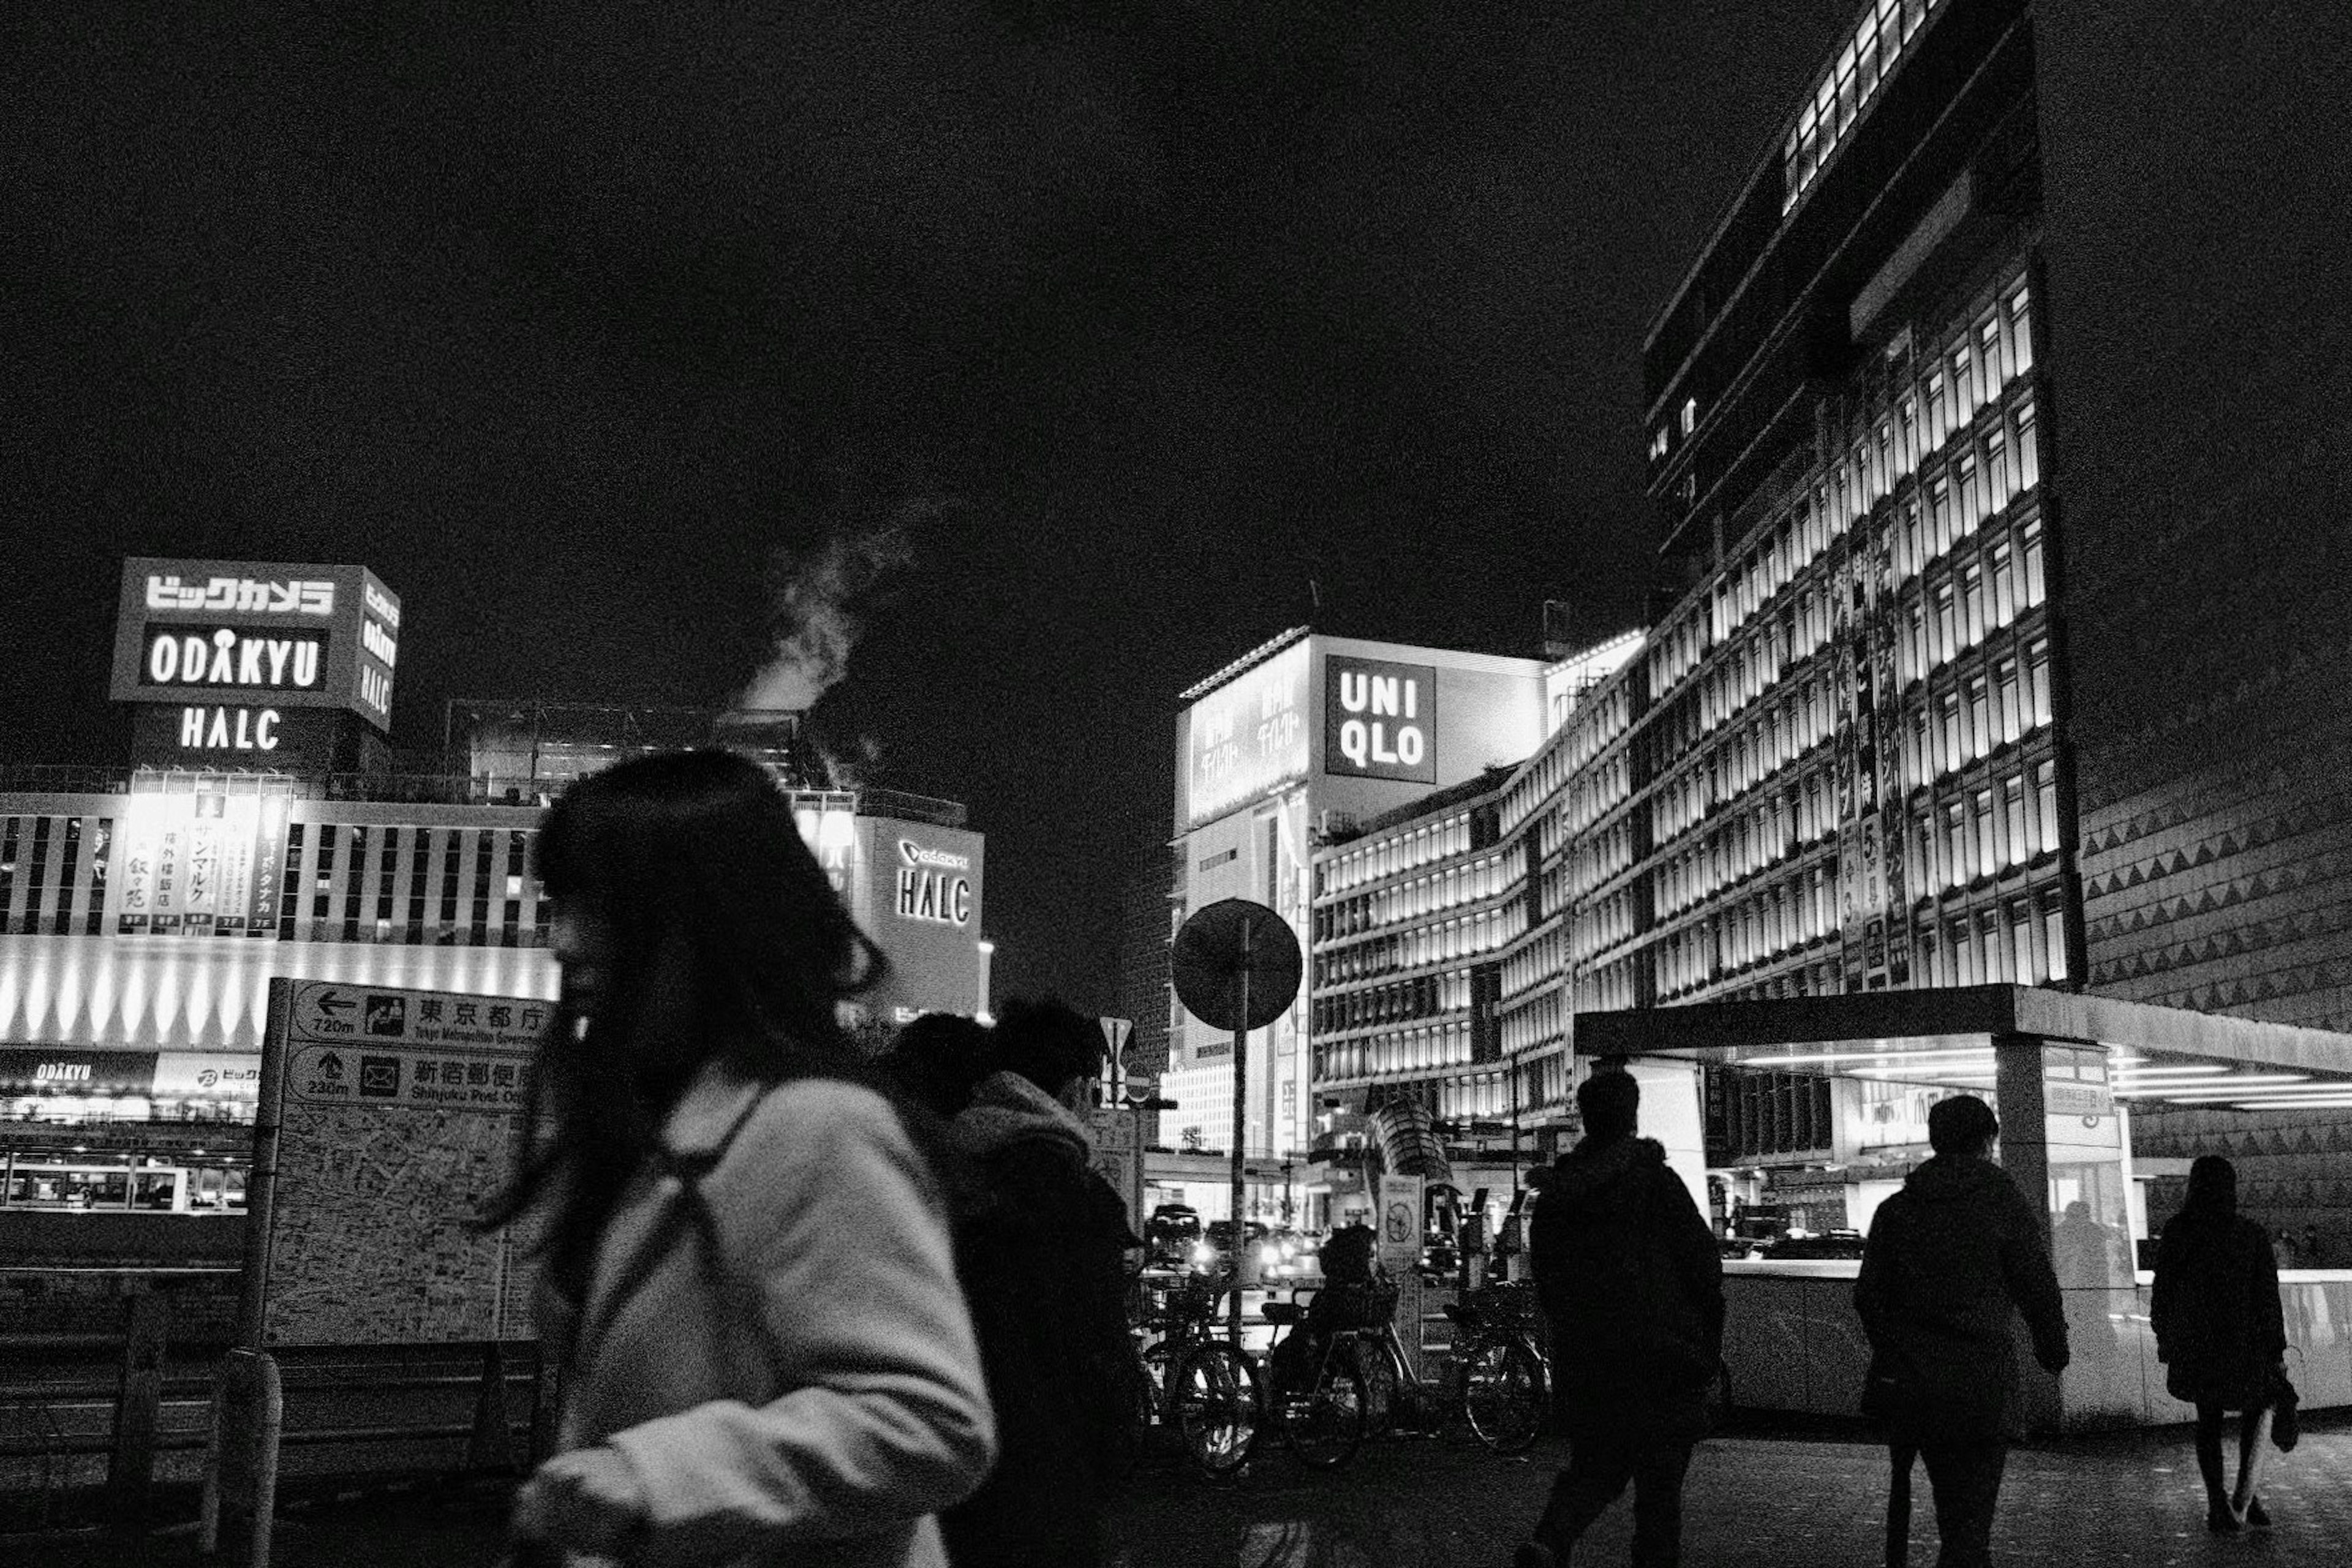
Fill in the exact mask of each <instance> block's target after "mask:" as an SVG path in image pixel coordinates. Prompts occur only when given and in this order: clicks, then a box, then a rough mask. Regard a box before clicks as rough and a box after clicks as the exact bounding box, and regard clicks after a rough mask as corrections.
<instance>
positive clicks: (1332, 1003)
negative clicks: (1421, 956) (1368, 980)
mask: <svg viewBox="0 0 2352 1568" xmlns="http://www.w3.org/2000/svg"><path fill="white" fill-rule="evenodd" d="M1470 996H1471V985H1470V972H1469V971H1468V970H1466V969H1455V970H1448V971H1446V972H1444V973H1440V974H1422V975H1416V976H1414V977H1413V978H1412V979H1411V980H1400V981H1395V982H1393V983H1391V984H1386V985H1374V986H1370V987H1368V988H1366V989H1364V990H1361V991H1340V992H1336V993H1333V994H1328V995H1318V996H1317V997H1316V998H1315V1003H1314V1008H1315V1011H1314V1029H1315V1032H1316V1034H1317V1035H1318V1036H1320V1035H1330V1034H1338V1033H1339V1032H1341V1031H1344V1030H1348V1029H1369V1028H1370V1027H1372V1026H1375V1025H1379V1024H1397V1023H1402V1022H1405V1021H1407V1020H1409V1019H1412V1018H1433V1017H1435V1016H1437V1015H1439V1014H1440V1013H1458V1012H1461V1011H1463V1010H1465V1009H1466V1008H1467V1007H1468V1006H1469V1005H1470Z"/></svg>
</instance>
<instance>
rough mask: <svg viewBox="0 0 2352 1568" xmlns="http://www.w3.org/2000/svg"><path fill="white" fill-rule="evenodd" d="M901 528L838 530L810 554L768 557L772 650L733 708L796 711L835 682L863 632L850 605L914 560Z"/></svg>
mask: <svg viewBox="0 0 2352 1568" xmlns="http://www.w3.org/2000/svg"><path fill="white" fill-rule="evenodd" d="M914 554H915V552H914V547H913V545H912V544H910V543H909V542H908V538H907V534H906V532H905V531H904V529H902V528H901V527H900V526H898V524H897V523H893V524H891V525H889V526H887V527H883V528H877V529H872V530H869V531H866V532H863V533H848V534H839V535H836V536H835V537H834V538H833V539H831V540H828V541H827V542H825V543H824V546H823V547H822V548H821V549H818V550H815V551H814V552H806V551H792V550H778V551H777V552H775V553H774V554H773V555H772V556H771V557H770V558H769V580H770V583H771V593H772V610H771V613H770V616H769V633H770V636H771V637H772V639H773V651H772V653H771V654H770V655H769V658H768V661H767V663H765V664H764V665H762V666H761V668H760V672H759V673H758V674H757V675H755V676H753V677H752V678H751V684H750V685H749V686H747V687H746V688H744V690H743V693H742V695H741V696H740V697H738V698H737V699H736V700H735V708H736V710H737V711H739V712H771V711H775V710H787V711H793V712H802V711H805V710H808V709H810V708H813V707H814V706H815V705H816V700H817V699H818V698H820V697H822V696H824V694H825V692H826V691H827V690H828V689H830V688H831V687H832V686H833V685H834V683H835V682H836V681H838V680H839V679H841V678H842V675H843V674H844V672H845V671H846V669H847V668H848V666H849V655H850V650H851V649H853V648H854V647H856V645H857V635H858V633H859V631H860V630H862V629H863V627H862V626H861V625H860V623H859V621H858V619H857V617H856V615H855V614H854V613H853V611H852V605H853V604H854V603H855V601H856V599H857V597H858V596H859V595H862V594H864V593H865V592H866V590H867V589H869V588H871V587H872V586H873V585H874V584H875V582H876V581H877V579H879V578H880V577H882V576H883V575H884V574H886V573H889V572H892V571H895V570H897V569H898V568H899V567H902V566H904V565H906V564H907V563H908V562H910V561H912V560H913V559H914Z"/></svg>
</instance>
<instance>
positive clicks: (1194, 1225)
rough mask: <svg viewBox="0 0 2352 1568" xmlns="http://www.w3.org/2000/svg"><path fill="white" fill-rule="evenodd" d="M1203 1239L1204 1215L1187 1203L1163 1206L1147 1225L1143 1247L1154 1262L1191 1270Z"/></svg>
mask: <svg viewBox="0 0 2352 1568" xmlns="http://www.w3.org/2000/svg"><path fill="white" fill-rule="evenodd" d="M1200 1239H1201V1215H1200V1212H1199V1211H1198V1210H1196V1209H1194V1208H1192V1207H1191V1206H1189V1205H1184V1204H1161V1205H1159V1206H1158V1207H1157V1208H1155V1209H1153V1210H1152V1211H1151V1216H1150V1218H1149V1219H1147V1220H1145V1221H1144V1222H1143V1244H1144V1247H1145V1248H1146V1250H1147V1251H1148V1252H1149V1254H1150V1259H1151V1261H1152V1262H1154V1263H1164V1264H1170V1265H1172V1266H1174V1267H1176V1268H1189V1267H1190V1266H1191V1264H1192V1248H1193V1247H1194V1246H1195V1245H1196V1244H1198V1243H1199V1241H1200Z"/></svg>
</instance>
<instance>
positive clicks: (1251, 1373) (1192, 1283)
mask: <svg viewBox="0 0 2352 1568" xmlns="http://www.w3.org/2000/svg"><path fill="white" fill-rule="evenodd" d="M1152 1286H1153V1282H1152V1281H1150V1279H1149V1278H1148V1277H1141V1278H1139V1279H1138V1282H1137V1294H1138V1296H1139V1298H1140V1299H1141V1300H1142V1301H1143V1302H1144V1303H1145V1304H1144V1306H1143V1310H1141V1312H1140V1313H1139V1319H1140V1321H1139V1324H1138V1327H1139V1330H1141V1331H1145V1332H1152V1333H1156V1334H1157V1335H1158V1337H1157V1338H1156V1339H1154V1340H1153V1341H1152V1342H1151V1343H1150V1344H1149V1345H1148V1346H1147V1345H1144V1344H1142V1343H1140V1342H1134V1344H1135V1361H1134V1363H1132V1365H1131V1367H1130V1369H1129V1373H1130V1387H1129V1408H1130V1409H1131V1410H1132V1411H1133V1413H1134V1414H1133V1423H1134V1430H1133V1433H1132V1436H1133V1447H1134V1448H1135V1450H1136V1451H1138V1452H1139V1451H1140V1450H1141V1448H1142V1447H1144V1445H1145V1444H1146V1443H1147V1442H1148V1441H1149V1440H1150V1435H1151V1433H1152V1431H1153V1430H1154V1429H1167V1428H1172V1429H1173V1430H1174V1431H1175V1432H1176V1434H1177V1436H1178V1437H1179V1438H1180V1439H1181V1442H1182V1444H1183V1447H1184V1451H1185V1453H1186V1454H1187V1455H1188V1456H1190V1458H1192V1463H1193V1464H1194V1465H1195V1466H1197V1467H1198V1468H1200V1470H1201V1472H1202V1474H1203V1475H1206V1476H1209V1477H1211V1478H1212V1479H1223V1478H1224V1477H1227V1476H1230V1475H1233V1474H1234V1472H1235V1471H1237V1470H1239V1469H1240V1468H1242V1466H1243V1465H1244V1464H1246V1463H1248V1462H1249V1457H1250V1450H1251V1449H1252V1448H1253V1447H1255V1444H1256V1441H1257V1430H1258V1385H1257V1374H1256V1371H1255V1368H1254V1367H1252V1366H1251V1364H1250V1361H1249V1358H1248V1357H1247V1356H1245V1355H1243V1354H1240V1353H1238V1352H1235V1351H1234V1348H1233V1347H1232V1346H1231V1345H1229V1344H1227V1343H1226V1342H1224V1341H1223V1339H1222V1338H1220V1337H1219V1336H1218V1332H1217V1320H1218V1315H1219V1313H1218V1309H1219V1307H1220V1306H1221V1305H1222V1303H1223V1301H1224V1299H1225V1296H1226V1293H1227V1292H1228V1291H1229V1290H1230V1289H1232V1286H1231V1285H1230V1283H1229V1282H1228V1281H1227V1280H1226V1279H1221V1278H1218V1277H1215V1276H1203V1275H1194V1276H1187V1277H1182V1278H1179V1279H1171V1280H1168V1281H1166V1282H1165V1283H1164V1285H1163V1286H1161V1287H1160V1288H1159V1289H1153V1288H1152Z"/></svg>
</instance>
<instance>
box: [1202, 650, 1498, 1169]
mask: <svg viewBox="0 0 2352 1568" xmlns="http://www.w3.org/2000/svg"><path fill="white" fill-rule="evenodd" d="M1181 700H1182V701H1183V702H1184V704H1185V706H1184V709H1183V710H1182V712H1181V714H1180V715H1179V717H1178V721H1177V753H1176V800H1175V822H1176V827H1177V832H1176V835H1175V853H1176V856H1177V861H1176V865H1175V867H1174V872H1175V879H1174V883H1173V885H1172V887H1171V889H1170V891H1171V904H1170V909H1169V915H1170V920H1171V927H1170V929H1171V931H1172V930H1173V929H1174V926H1175V925H1176V924H1179V923H1181V921H1182V920H1183V918H1184V917H1185V916H1186V915H1188V914H1189V913H1191V912H1192V910H1198V909H1201V908H1203V907H1205V906H1207V905H1208V904H1211V903H1213V902H1216V901H1218V900H1223V899H1229V898H1239V899H1247V900H1254V901H1255V902H1258V903H1262V904H1265V905H1266V906H1268V907H1269V908H1271V909H1273V910H1276V912H1277V913H1279V914H1280V915H1281V916H1282V917H1283V919H1284V920H1285V921H1287V922H1288V923H1289V925H1290V927H1291V929H1292V930H1293V931H1297V932H1298V933H1300V934H1301V938H1302V940H1301V943H1300V945H1301V948H1302V950H1304V949H1307V948H1308V947H1309V946H1310V945H1311V942H1310V941H1309V940H1308V938H1307V933H1309V932H1311V931H1313V930H1314V929H1315V921H1316V920H1317V919H1318V912H1317V911H1318V893H1317V892H1316V890H1315V882H1314V879H1313V874H1314V871H1315V869H1316V868H1317V866H1318V863H1319V862H1318V856H1317V847H1318V845H1320V844H1323V843H1326V842H1328V841H1331V840H1334V839H1337V838H1341V837H1349V836H1351V835H1353V834H1355V833H1356V832H1357V831H1358V828H1359V825H1360V824H1361V823H1364V822H1367V821H1370V820H1372V819H1374V818H1377V817H1379V816H1381V814H1383V813H1388V812H1393V811H1397V810H1400V809H1404V810H1411V809H1412V808H1414V806H1415V805H1416V804H1417V803H1419V802H1421V801H1423V799H1425V798H1426V797H1428V796H1429V795H1432V794H1433V792H1442V791H1448V790H1452V789H1454V788H1455V787H1457V786H1464V785H1467V784H1471V782H1472V781H1475V780H1479V779H1481V778H1483V777H1484V776H1485V775H1486V773H1488V771H1489V770H1490V769H1493V768H1496V767H1498V766H1507V765H1508V764H1510V763H1514V762H1516V761H1517V760H1518V759H1520V758H1523V757H1525V756H1526V755H1527V754H1528V752H1530V751H1532V750H1533V749H1534V747H1535V745H1536V742H1537V741H1538V738H1539V737H1540V735H1541V732H1542V725H1543V721H1544V686H1543V666H1542V665H1541V664H1540V663H1539V662H1538V661H1536V660H1534V659H1523V658H1499V657H1496V656H1492V655H1486V654H1475V653H1462V652H1456V651H1453V650H1449V649H1443V648H1427V647H1406V646H1402V645H1400V644H1395V643H1381V642H1365V641H1360V640H1358V639H1355V638H1349V637H1328V636H1323V635H1319V634H1316V633H1311V632H1309V631H1308V630H1307V629H1306V628H1304V627H1301V628H1298V629H1297V630H1294V631H1291V632H1286V633H1285V634H1284V635H1283V636H1281V637H1277V638H1276V639H1275V640H1274V641H1272V642H1270V643H1268V644H1266V645H1265V646H1264V647H1260V648H1257V649H1255V650H1254V651H1252V652H1251V653H1249V654H1247V655H1245V656H1244V658H1241V659H1238V660H1236V661H1235V662H1234V664H1233V665H1231V666H1228V667H1227V668H1224V669H1223V670H1220V671H1218V672H1217V673H1216V674H1215V675H1213V676H1211V677H1210V678H1209V679H1206V680H1204V681H1202V682H1201V683H1200V684H1199V685H1197V686H1195V687H1194V688H1192V689H1191V690H1190V691H1188V692H1186V693H1185V694H1184V695H1183V698H1182V699H1181ZM1405 837H1406V838H1407V839H1408V840H1410V839H1412V833H1411V832H1408V833H1407V834H1406V836H1405ZM1455 837H1458V834H1457V833H1456V831H1455V830H1454V829H1453V828H1449V829H1448V830H1447V842H1449V843H1451V842H1453V841H1454V838H1455ZM1432 842H1433V840H1432V839H1431V838H1430V837H1426V836H1425V837H1423V839H1421V840H1420V844H1421V847H1420V848H1412V849H1408V850H1407V851H1405V852H1406V853H1408V854H1421V853H1423V851H1424V850H1428V852H1429V853H1432V854H1434V853H1436V851H1434V850H1433V849H1429V846H1430V844H1431V843H1432ZM1446 853H1448V854H1450V853H1451V851H1450V850H1449V851H1447V852H1446ZM1384 875H1385V874H1384ZM1416 896H1418V895H1416ZM1316 995H1317V991H1316V981H1315V978H1314V975H1313V973H1311V972H1310V973H1309V974H1308V975H1307V981H1306V983H1305V984H1302V985H1301V986H1300V989H1299V993H1298V996H1297V1000H1296V1002H1295V1003H1294V1004H1293V1005H1292V1006H1291V1007H1290V1008H1289V1010H1288V1011H1287V1012H1286V1013H1285V1014H1284V1015H1283V1016H1281V1017H1280V1018H1278V1019H1276V1021H1275V1022H1274V1023H1273V1024H1272V1025H1271V1026H1268V1027H1267V1028H1265V1029H1264V1030H1261V1031H1255V1032H1254V1033H1253V1034H1252V1036H1251V1037H1250V1041H1249V1056H1248V1059H1247V1061H1246V1063H1245V1064H1244V1073H1245V1100H1244V1125H1243V1131H1242V1140H1243V1149H1244V1153H1245V1154H1247V1155H1249V1156H1252V1157H1255V1158H1261V1159H1265V1160H1273V1161H1283V1160H1304V1159H1305V1157H1306V1155H1307V1151H1308V1148H1309V1145H1310V1143H1311V1142H1312V1139H1313V1134H1314V1127H1313V1119H1314V1114H1315V1112H1314V1110H1313V1108H1312V1103H1311V1100H1312V1095H1313V1093H1314V1091H1315V1074H1316V1070H1317V1069H1316V1064H1315V1061H1314V1059H1313V1058H1312V1057H1311V1056H1310V1055H1309V1054H1308V1049H1307V1044H1308V1039H1309V1037H1310V1033H1311V1031H1310V1027H1309V1020H1310V1017H1311V1016H1312V1008H1313V1007H1314V1005H1316ZM1168 1005H1169V1014H1168V1017H1169V1029H1168V1041H1169V1047H1168V1069H1167V1071H1166V1073H1165V1074H1164V1075H1163V1076H1162V1078H1161V1080H1160V1093H1161V1094H1162V1095H1163V1096H1165V1097H1167V1098H1169V1099H1171V1100H1175V1101H1176V1108H1175V1109H1173V1110H1166V1111H1163V1112H1161V1114H1160V1141H1161V1142H1163V1143H1165V1144H1168V1145H1169V1146H1170V1147H1171V1148H1173V1149H1176V1150H1178V1151H1180V1152H1181V1151H1183V1150H1186V1149H1192V1150H1230V1149H1231V1148H1232V1145H1233V1140H1234V1056H1233V1048H1234V1042H1233V1037H1232V1036H1231V1035H1230V1034H1228V1033H1225V1032H1223V1031H1221V1030H1217V1029H1213V1028H1211V1027H1209V1026H1206V1025H1204V1024H1202V1022H1201V1021H1200V1020H1198V1019H1196V1018H1193V1017H1192V1016H1190V1015H1189V1014H1187V1013H1185V1012H1184V1010H1183V1008H1182V1006H1181V1005H1180V1004H1178V1003H1177V1002H1176V1001H1175V999H1174V997H1173V996H1172V995H1171V997H1170V998H1169V1003H1168ZM1456 1022H1458V1020H1442V1019H1439V1018H1438V1017H1437V1016H1435V1014H1434V1013H1433V1014H1432V1015H1431V1016H1430V1019H1429V1027H1430V1028H1431V1029H1432V1030H1433V1031H1439V1032H1443V1031H1444V1030H1447V1029H1451V1028H1453V1027H1454V1024H1455V1023H1456ZM1416 1048H1418V1047H1416ZM1428 1048H1429V1049H1430V1050H1431V1051H1433V1052H1435V1051H1438V1050H1441V1049H1442V1050H1444V1051H1445V1052H1453V1051H1455V1050H1456V1049H1465V1050H1466V1048H1467V1047H1466V1043H1465V1041H1461V1040H1456V1039H1454V1038H1453V1037H1450V1036H1449V1037H1447V1038H1446V1040H1445V1042H1444V1044H1443V1046H1442V1047H1441V1046H1440V1045H1439V1044H1438V1043H1436V1040H1435V1037H1434V1035H1433V1037H1432V1041H1431V1043H1430V1044H1429V1046H1428ZM1281 1188H1282V1184H1280V1183H1279V1182H1277V1183H1276V1184H1275V1185H1274V1187H1272V1188H1271V1189H1268V1191H1269V1193H1270V1194H1271V1195H1270V1196H1268V1197H1265V1198H1261V1199H1260V1200H1259V1201H1260V1202H1261V1203H1265V1202H1272V1203H1276V1204H1278V1203H1279V1202H1280V1201H1281V1199H1282V1190H1281ZM1188 1200H1189V1201H1192V1202H1193V1203H1194V1204H1195V1205H1196V1206H1199V1207H1200V1208H1201V1210H1202V1213H1203V1214H1222V1213H1223V1205H1224V1202H1225V1200H1224V1198H1223V1194H1222V1191H1221V1190H1212V1189H1210V1188H1209V1187H1208V1186H1207V1184H1202V1190H1201V1191H1200V1192H1199V1193H1197V1194H1192V1193H1191V1192H1190V1191H1189V1189H1188Z"/></svg>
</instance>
